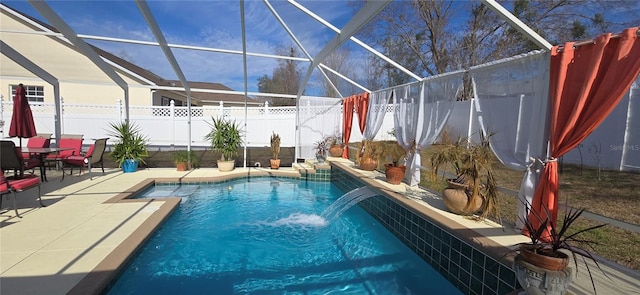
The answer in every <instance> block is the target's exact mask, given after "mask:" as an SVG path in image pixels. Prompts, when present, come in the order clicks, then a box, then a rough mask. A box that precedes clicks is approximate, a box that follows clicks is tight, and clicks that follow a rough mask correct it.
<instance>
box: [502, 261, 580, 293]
mask: <svg viewBox="0 0 640 295" xmlns="http://www.w3.org/2000/svg"><path fill="white" fill-rule="evenodd" d="M521 253H522V252H521ZM513 270H514V272H515V274H516V278H517V279H518V282H519V283H520V286H522V288H523V289H524V290H525V292H526V294H529V295H563V294H566V293H567V289H569V286H570V285H571V280H572V276H571V272H572V270H571V268H570V267H565V268H564V269H563V270H555V271H554V270H547V269H544V268H542V267H538V266H535V265H533V264H531V263H528V262H526V261H525V260H524V259H523V256H522V254H520V255H517V256H516V257H515V259H514V261H513Z"/></svg>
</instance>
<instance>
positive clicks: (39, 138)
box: [22, 133, 51, 159]
mask: <svg viewBox="0 0 640 295" xmlns="http://www.w3.org/2000/svg"><path fill="white" fill-rule="evenodd" d="M50 145H51V134H50V133H38V134H37V135H36V136H34V137H31V138H29V141H27V147H30V148H31V147H32V148H46V147H49V146H50ZM22 157H23V158H25V159H28V158H29V157H31V158H35V157H37V155H35V156H34V155H30V154H29V153H22Z"/></svg>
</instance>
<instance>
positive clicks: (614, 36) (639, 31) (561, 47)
mask: <svg viewBox="0 0 640 295" xmlns="http://www.w3.org/2000/svg"><path fill="white" fill-rule="evenodd" d="M636 35H638V36H640V30H638V31H636ZM620 36H621V34H612V35H611V39H614V38H620ZM595 42H596V39H591V40H586V41H579V42H575V43H573V48H574V49H575V48H577V47H580V46H582V45H587V44H594V43H595ZM563 49H564V46H558V52H562V50H563Z"/></svg>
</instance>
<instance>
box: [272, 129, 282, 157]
mask: <svg viewBox="0 0 640 295" xmlns="http://www.w3.org/2000/svg"><path fill="white" fill-rule="evenodd" d="M271 155H272V156H273V159H274V160H277V159H278V155H280V135H278V133H275V131H274V132H273V133H272V134H271Z"/></svg>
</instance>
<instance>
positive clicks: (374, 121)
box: [362, 89, 393, 140]
mask: <svg viewBox="0 0 640 295" xmlns="http://www.w3.org/2000/svg"><path fill="white" fill-rule="evenodd" d="M392 93H393V90H391V89H387V90H380V91H375V92H373V93H371V96H370V97H369V110H367V124H366V125H365V127H364V134H363V135H362V137H363V139H365V140H366V139H373V138H374V137H376V134H378V131H380V127H381V126H382V121H384V116H385V115H386V114H387V104H389V98H390V96H391V94H392Z"/></svg>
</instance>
